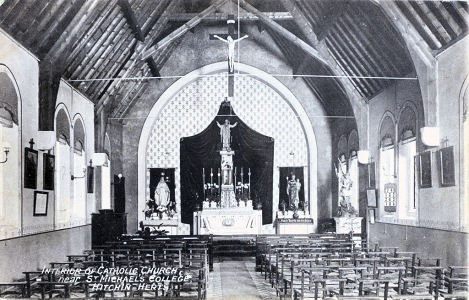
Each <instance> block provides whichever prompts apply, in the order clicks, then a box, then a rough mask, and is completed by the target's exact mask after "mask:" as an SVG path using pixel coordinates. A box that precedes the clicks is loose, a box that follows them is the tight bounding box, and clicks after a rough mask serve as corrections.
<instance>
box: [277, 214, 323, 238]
mask: <svg viewBox="0 0 469 300" xmlns="http://www.w3.org/2000/svg"><path fill="white" fill-rule="evenodd" d="M292 214H293V212H292ZM275 225H276V226H275V233H276V234H309V233H313V231H314V226H313V225H314V220H313V218H310V217H309V216H308V215H303V216H301V215H300V217H299V218H298V219H294V218H293V217H289V218H283V217H282V218H280V217H278V218H277V220H276V221H275Z"/></svg>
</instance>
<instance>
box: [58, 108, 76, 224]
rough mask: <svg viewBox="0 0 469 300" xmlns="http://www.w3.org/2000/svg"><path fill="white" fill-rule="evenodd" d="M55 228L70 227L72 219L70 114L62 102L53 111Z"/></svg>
mask: <svg viewBox="0 0 469 300" xmlns="http://www.w3.org/2000/svg"><path fill="white" fill-rule="evenodd" d="M55 133H56V136H57V142H56V144H55V149H54V154H55V172H56V176H55V178H56V184H55V186H56V190H55V228H56V229H61V228H66V227H70V225H71V221H72V212H73V206H72V204H73V202H72V190H71V174H72V164H71V153H70V143H71V142H73V141H71V139H70V138H71V126H70V115H69V113H68V110H67V108H66V107H65V105H64V104H62V103H61V104H59V105H58V106H57V108H56V113H55Z"/></svg>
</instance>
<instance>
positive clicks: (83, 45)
mask: <svg viewBox="0 0 469 300" xmlns="http://www.w3.org/2000/svg"><path fill="white" fill-rule="evenodd" d="M119 11H120V10H119V8H118V7H112V6H108V7H107V8H106V10H105V11H104V12H103V14H101V15H100V18H99V20H97V21H96V22H93V25H92V26H90V28H89V30H88V31H87V32H86V33H85V34H84V36H83V38H82V39H81V40H80V41H77V42H78V43H76V44H74V45H73V51H72V53H71V54H70V57H71V58H72V60H71V61H70V62H69V65H68V66H67V71H68V73H69V76H68V78H71V79H75V78H78V77H76V74H77V73H78V72H79V71H80V70H81V69H82V65H83V63H85V61H88V60H89V55H90V54H91V53H94V51H95V50H94V49H95V47H96V45H97V44H99V45H101V43H102V42H103V41H104V39H105V35H104V33H103V31H102V28H109V27H112V28H114V27H115V26H116V23H118V20H117V18H116V17H117V15H118V14H119Z"/></svg>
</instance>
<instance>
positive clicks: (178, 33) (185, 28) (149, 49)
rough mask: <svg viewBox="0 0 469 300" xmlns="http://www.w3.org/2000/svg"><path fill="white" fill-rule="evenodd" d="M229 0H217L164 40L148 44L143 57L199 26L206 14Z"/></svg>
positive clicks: (145, 57) (150, 54)
mask: <svg viewBox="0 0 469 300" xmlns="http://www.w3.org/2000/svg"><path fill="white" fill-rule="evenodd" d="M227 1H228V0H217V1H216V2H215V3H213V4H211V5H210V6H209V7H207V8H206V9H204V10H203V11H202V12H200V13H198V14H197V15H196V16H195V17H194V18H192V19H191V20H189V21H187V22H186V23H185V24H184V25H182V26H181V27H179V28H178V29H176V30H174V31H173V32H171V33H170V34H168V35H167V36H166V37H164V38H163V39H162V40H160V41H159V42H158V43H157V44H156V45H154V46H151V45H146V47H145V50H144V51H143V53H142V55H141V58H142V59H147V58H148V57H150V56H152V55H153V54H154V53H155V52H156V51H158V50H159V49H161V48H164V47H166V46H167V45H168V44H170V43H172V42H173V41H175V40H176V39H178V38H179V37H181V36H182V35H184V34H185V33H186V32H188V31H189V30H191V29H192V28H194V27H195V26H197V24H199V23H200V22H201V21H202V20H203V19H204V18H205V17H206V16H208V15H210V14H211V13H213V12H215V11H216V10H217V9H218V8H219V7H220V6H222V5H223V4H225V3H226V2H227Z"/></svg>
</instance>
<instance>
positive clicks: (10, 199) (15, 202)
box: [0, 64, 23, 239]
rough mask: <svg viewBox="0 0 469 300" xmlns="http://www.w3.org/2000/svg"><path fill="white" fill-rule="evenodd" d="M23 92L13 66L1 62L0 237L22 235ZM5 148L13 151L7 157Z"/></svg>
mask: <svg viewBox="0 0 469 300" xmlns="http://www.w3.org/2000/svg"><path fill="white" fill-rule="evenodd" d="M19 120H21V94H20V91H19V88H18V84H17V83H16V79H15V77H14V75H13V73H12V72H11V71H10V69H9V68H8V67H7V66H5V65H3V64H0V161H4V160H6V162H4V163H2V164H0V239H2V238H10V237H14V236H18V235H20V234H21V226H22V224H21V209H22V199H21V180H22V178H21V177H22V176H21V173H20V172H21V169H22V168H21V158H22V153H23V152H22V149H21V146H20V145H21V142H20V140H21V136H20V130H21V128H20V127H21V122H20V121H19ZM5 150H9V152H8V156H6V153H5Z"/></svg>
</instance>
